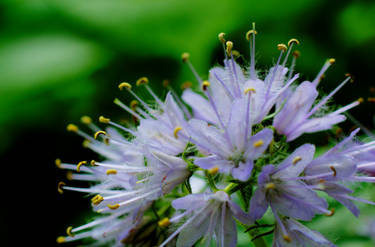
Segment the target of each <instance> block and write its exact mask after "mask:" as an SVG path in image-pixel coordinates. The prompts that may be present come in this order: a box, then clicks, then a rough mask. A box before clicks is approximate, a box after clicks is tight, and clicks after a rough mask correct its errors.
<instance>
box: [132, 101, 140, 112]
mask: <svg viewBox="0 0 375 247" xmlns="http://www.w3.org/2000/svg"><path fill="white" fill-rule="evenodd" d="M138 104H139V102H138V101H137V100H135V99H133V100H132V101H130V108H131V109H132V110H135V109H136V108H137V106H138Z"/></svg>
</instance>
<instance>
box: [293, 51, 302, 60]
mask: <svg viewBox="0 0 375 247" xmlns="http://www.w3.org/2000/svg"><path fill="white" fill-rule="evenodd" d="M292 56H293V57H295V58H299V57H300V56H301V52H300V51H294V52H293V53H292Z"/></svg>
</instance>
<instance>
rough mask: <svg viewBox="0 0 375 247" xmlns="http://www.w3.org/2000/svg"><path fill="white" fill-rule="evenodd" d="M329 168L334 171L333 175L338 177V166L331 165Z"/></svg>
mask: <svg viewBox="0 0 375 247" xmlns="http://www.w3.org/2000/svg"><path fill="white" fill-rule="evenodd" d="M329 169H331V170H332V171H333V176H334V177H336V175H337V171H336V168H335V167H334V166H330V167H329Z"/></svg>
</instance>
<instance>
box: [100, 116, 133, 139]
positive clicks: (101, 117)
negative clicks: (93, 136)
mask: <svg viewBox="0 0 375 247" xmlns="http://www.w3.org/2000/svg"><path fill="white" fill-rule="evenodd" d="M99 122H101V123H105V124H110V125H112V126H114V127H116V128H119V129H121V130H123V131H125V132H128V133H130V134H132V135H133V136H136V135H137V134H136V132H135V131H133V130H131V129H128V128H126V127H124V126H122V125H120V124H117V123H115V122H112V121H111V119H109V118H106V117H103V116H100V117H99Z"/></svg>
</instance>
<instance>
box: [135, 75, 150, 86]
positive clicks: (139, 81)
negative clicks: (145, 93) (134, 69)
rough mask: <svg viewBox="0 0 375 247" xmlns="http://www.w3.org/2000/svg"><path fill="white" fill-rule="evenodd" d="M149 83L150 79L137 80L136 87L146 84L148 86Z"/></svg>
mask: <svg viewBox="0 0 375 247" xmlns="http://www.w3.org/2000/svg"><path fill="white" fill-rule="evenodd" d="M148 82H149V81H148V78H147V77H141V78H139V79H138V80H137V82H136V83H135V85H137V86H141V85H144V84H147V83H148Z"/></svg>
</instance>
